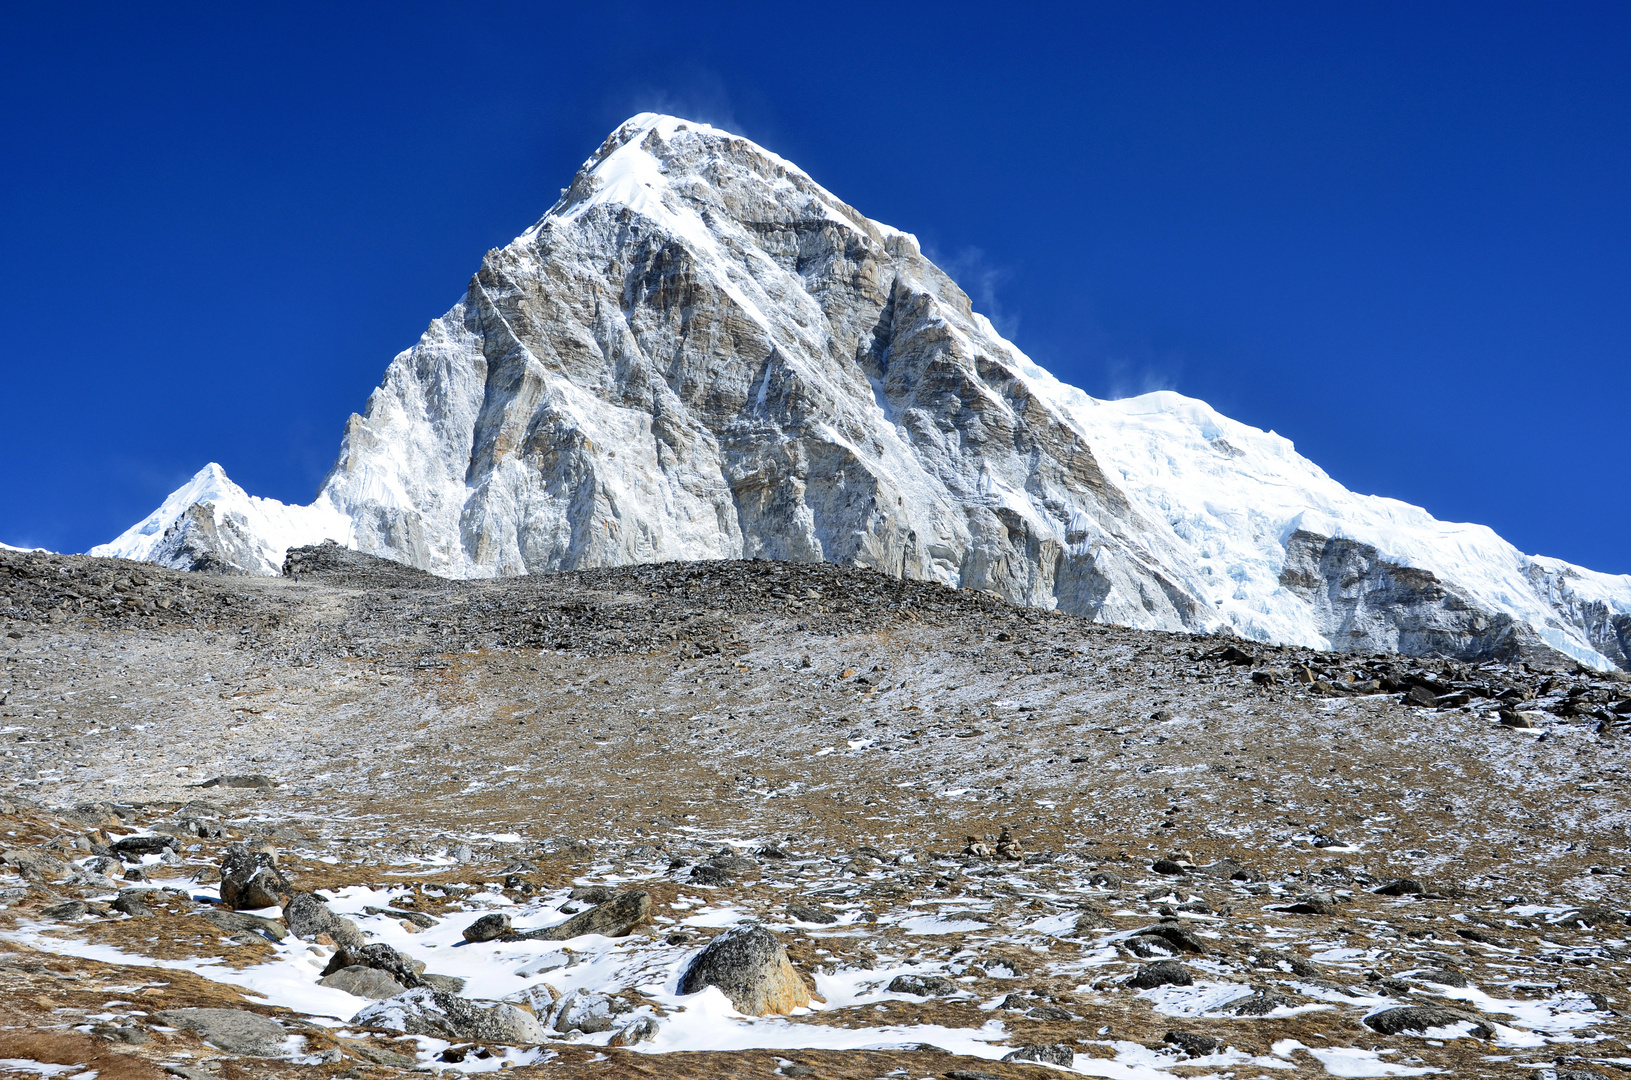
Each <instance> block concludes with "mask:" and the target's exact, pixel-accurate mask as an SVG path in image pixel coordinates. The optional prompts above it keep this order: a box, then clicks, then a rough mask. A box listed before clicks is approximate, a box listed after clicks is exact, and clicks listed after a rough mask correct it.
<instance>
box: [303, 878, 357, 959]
mask: <svg viewBox="0 0 1631 1080" xmlns="http://www.w3.org/2000/svg"><path fill="white" fill-rule="evenodd" d="M283 921H284V922H285V923H287V924H288V926H289V933H291V934H293V935H294V936H295V937H297V938H300V939H301V940H302V941H315V940H317V938H318V937H319V936H320V935H322V934H327V935H328V936H329V939H330V940H331V941H333V942H334V944H335V945H337V946H341V947H344V948H353V949H360V948H362V946H363V937H362V931H361V930H359V929H357V924H356V923H354V922H352V921H351V920H350V919H348V918H346V917H345V916H344V915H336V914H334V912H332V911H330V910H329V908H328V905H327V904H325V903H323V901H321V900H319V899H318V898H317V897H316V896H314V895H312V894H311V893H309V892H300V893H295V894H294V895H293V896H291V897H289V902H288V903H287V904H285V905H283Z"/></svg>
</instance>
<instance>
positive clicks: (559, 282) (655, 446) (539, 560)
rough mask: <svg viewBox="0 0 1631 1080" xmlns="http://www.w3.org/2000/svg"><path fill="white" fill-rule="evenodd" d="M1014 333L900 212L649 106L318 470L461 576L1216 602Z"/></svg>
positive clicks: (395, 374) (1173, 613)
mask: <svg viewBox="0 0 1631 1080" xmlns="http://www.w3.org/2000/svg"><path fill="white" fill-rule="evenodd" d="M1021 362H1022V358H1020V357H1018V355H1017V353H1015V352H1014V350H1013V348H1012V346H1010V345H1009V344H1008V343H1007V342H1005V341H1003V340H1002V339H1001V338H1000V337H999V336H998V335H997V334H996V333H995V331H994V330H992V328H991V326H990V324H989V323H988V322H987V321H986V320H985V319H984V318H982V317H980V316H978V315H976V314H975V313H974V312H973V310H972V308H971V307H970V305H969V300H968V297H967V296H966V295H964V294H963V292H962V290H960V289H959V288H958V287H957V286H956V285H955V284H954V283H953V282H952V281H951V280H950V279H949V278H947V277H946V276H945V275H944V274H943V273H941V272H940V271H939V270H938V269H937V268H936V267H935V266H934V265H933V264H932V263H930V262H929V261H928V260H927V259H925V258H924V257H923V255H922V254H921V253H920V252H919V251H918V248H917V244H916V243H915V241H914V240H913V239H912V238H911V237H909V236H907V235H905V234H903V233H900V232H897V231H895V230H893V229H889V228H887V227H885V226H881V225H879V224H877V223H875V222H872V221H869V220H868V219H867V218H865V217H863V216H862V215H861V214H859V213H857V212H856V211H854V210H852V209H851V208H849V207H848V206H846V205H844V204H843V203H841V202H839V201H838V200H837V199H836V198H834V197H833V196H832V195H830V194H829V193H828V192H826V191H825V190H823V189H822V188H821V187H819V186H818V185H817V184H815V183H814V182H813V181H812V180H810V179H809V178H808V177H807V176H805V175H804V174H803V173H802V172H799V171H798V170H797V169H795V168H793V167H792V166H790V165H788V164H787V163H786V162H783V161H782V160H781V159H779V158H777V157H775V156H774V155H772V154H770V153H768V152H766V151H764V150H762V149H760V148H759V147H757V146H754V145H753V144H752V143H749V142H747V141H745V140H742V139H738V138H735V137H732V136H730V135H727V134H725V133H722V132H718V131H714V130H712V129H709V128H705V127H701V126H696V125H689V124H686V123H684V122H683V121H678V120H674V119H672V118H667V117H639V118H636V119H635V120H632V121H630V122H629V123H628V124H625V125H624V126H623V127H622V128H620V129H619V130H618V131H617V132H616V133H615V134H613V136H612V137H611V139H609V140H608V141H607V143H606V144H605V145H604V146H603V147H602V148H601V149H600V151H599V152H598V153H597V154H596V155H595V156H594V157H593V158H591V159H590V161H589V162H588V163H587V164H586V165H585V166H584V168H583V170H582V171H581V172H580V173H579V174H578V177H577V178H576V179H575V180H574V181H573V184H572V186H571V188H570V189H568V191H567V193H566V195H565V196H564V197H563V198H562V200H561V202H560V203H559V204H557V206H556V207H555V208H553V209H552V210H551V211H550V212H549V214H548V215H546V216H545V217H544V219H543V220H542V221H540V222H539V223H538V224H537V225H536V226H534V227H533V228H532V229H529V230H528V231H527V232H526V233H525V234H523V235H522V236H521V237H520V238H519V239H517V240H516V241H515V242H514V243H512V244H511V245H509V246H508V247H506V248H504V249H503V250H500V251H494V252H490V253H489V254H488V255H487V257H486V258H485V259H484V260H483V262H482V267H481V270H480V272H479V273H477V275H476V276H475V278H474V279H473V280H472V281H471V283H470V287H469V290H468V292H467V294H466V296H465V298H464V300H463V301H462V302H461V303H460V304H459V305H458V306H456V307H455V308H454V309H453V310H452V311H450V312H449V313H448V314H447V315H445V316H443V317H442V318H441V319H439V320H437V321H436V322H435V323H434V324H432V326H431V328H430V329H429V330H428V331H427V332H426V333H425V336H424V337H423V338H422V339H421V340H420V342H419V344H418V345H416V346H415V347H414V348H413V349H411V350H409V351H408V352H406V353H403V354H402V355H401V356H399V357H397V359H396V360H395V361H394V362H393V363H392V365H391V368H390V370H389V371H388V372H387V374H386V377H385V380H384V383H383V384H382V386H381V387H380V389H379V390H378V391H376V392H375V394H374V395H373V397H372V398H371V399H370V400H369V403H368V408H367V410H366V412H365V413H364V415H362V416H359V417H354V418H353V419H352V420H351V422H350V424H349V426H348V427H347V430H346V436H345V442H344V445H343V446H342V449H341V452H340V458H339V461H338V462H337V464H336V465H335V467H334V470H333V472H332V473H331V474H330V476H329V478H328V480H327V481H326V483H325V485H324V487H323V494H324V496H325V497H326V498H328V499H329V500H330V501H331V502H332V503H333V504H334V505H335V506H336V507H338V508H340V509H341V510H342V511H344V512H345V513H346V514H348V515H349V516H350V517H351V519H352V520H353V522H355V523H356V530H357V531H356V543H357V545H358V546H359V547H360V548H362V549H363V550H365V551H371V552H374V553H377V554H383V555H388V556H390V557H392V558H396V559H400V560H402V561H404V562H408V563H410V564H412V565H415V566H419V567H423V568H425V569H428V570H432V571H434V572H436V573H440V574H445V575H450V576H458V577H467V576H489V575H504V574H522V573H536V572H540V571H549V570H563V569H575V568H580V567H592V566H606V565H614V564H623V563H631V562H650V561H659V560H666V559H710V558H735V557H757V556H764V557H768V558H773V559H791V560H828V561H832V562H842V563H852V564H856V565H861V566H869V567H875V568H877V569H880V570H883V571H886V572H888V573H891V574H897V575H905V576H908V577H913V578H926V579H934V580H938V581H943V582H946V583H949V584H954V585H962V586H966V587H970V588H976V589H990V590H992V591H994V592H997V593H998V594H1000V595H1002V596H1004V597H1007V598H1009V599H1012V600H1016V601H1019V602H1022V603H1027V604H1041V605H1046V606H1054V605H1055V604H1057V605H1059V606H1062V607H1064V608H1065V609H1067V610H1070V611H1073V612H1077V613H1080V614H1084V615H1091V616H1097V617H1101V618H1105V619H1109V620H1113V621H1116V622H1123V623H1129V624H1134V625H1145V626H1169V627H1185V628H1192V629H1207V628H1210V627H1211V626H1213V625H1215V624H1216V623H1217V622H1218V619H1217V617H1216V616H1215V615H1213V614H1212V613H1211V612H1210V610H1209V609H1208V606H1207V605H1206V604H1205V602H1204V601H1202V600H1201V599H1199V598H1198V597H1197V596H1196V595H1195V594H1194V591H1193V590H1192V589H1191V588H1188V587H1186V585H1185V584H1184V582H1183V581H1182V574H1183V570H1184V565H1183V564H1184V562H1185V559H1184V554H1183V552H1182V551H1181V550H1179V549H1178V548H1177V547H1176V546H1174V545H1171V544H1167V543H1159V542H1157V543H1155V544H1152V543H1151V540H1150V533H1151V530H1150V526H1149V523H1148V522H1146V521H1145V520H1143V518H1142V516H1141V515H1140V514H1139V513H1138V512H1137V510H1136V509H1135V508H1134V507H1132V506H1131V505H1130V504H1129V503H1128V502H1127V500H1126V498H1125V497H1123V495H1122V494H1121V492H1120V491H1119V490H1118V489H1117V488H1116V487H1115V486H1114V485H1113V484H1111V483H1110V482H1109V481H1107V480H1106V478H1105V476H1104V474H1103V472H1102V471H1101V469H1100V467H1099V464H1098V462H1097V461H1096V460H1095V458H1094V455H1093V451H1092V449H1091V448H1090V447H1089V446H1088V445H1087V443H1086V441H1085V440H1084V438H1083V437H1082V435H1081V434H1080V433H1079V432H1077V431H1075V430H1074V429H1073V428H1072V427H1071V426H1070V425H1069V424H1068V423H1067V422H1066V421H1065V419H1064V417H1063V416H1062V415H1061V414H1060V413H1059V412H1058V410H1057V409H1056V408H1054V407H1053V406H1051V405H1050V404H1049V403H1048V402H1047V401H1046V400H1045V399H1043V398H1041V397H1039V396H1038V395H1037V393H1036V392H1035V389H1034V388H1033V387H1032V386H1031V385H1030V384H1029V383H1028V382H1027V381H1026V380H1025V379H1024V378H1023V377H1022V374H1021V371H1020V364H1021Z"/></svg>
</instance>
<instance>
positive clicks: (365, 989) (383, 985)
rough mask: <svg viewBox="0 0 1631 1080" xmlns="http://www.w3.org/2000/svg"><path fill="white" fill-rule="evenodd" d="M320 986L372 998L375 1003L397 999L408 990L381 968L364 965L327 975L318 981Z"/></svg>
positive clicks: (342, 969) (344, 968) (352, 966)
mask: <svg viewBox="0 0 1631 1080" xmlns="http://www.w3.org/2000/svg"><path fill="white" fill-rule="evenodd" d="M318 985H319V986H327V987H330V988H331V989H334V990H344V991H345V992H346V993H348V994H352V995H354V996H356V997H363V998H372V999H373V1000H375V1001H379V1000H381V999H383V998H390V997H396V995H398V994H400V993H402V992H403V991H404V990H406V989H407V987H405V986H403V985H402V984H401V983H399V982H397V981H396V980H395V979H393V978H391V977H390V976H389V975H387V974H386V973H385V972H383V971H381V970H380V969H379V968H374V967H366V966H364V965H362V964H353V965H351V966H350V967H343V968H341V969H340V970H339V971H336V972H335V973H334V974H332V975H325V976H323V978H322V979H320V980H318Z"/></svg>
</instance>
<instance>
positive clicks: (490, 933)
mask: <svg viewBox="0 0 1631 1080" xmlns="http://www.w3.org/2000/svg"><path fill="white" fill-rule="evenodd" d="M509 933H511V930H510V917H509V916H508V915H506V914H504V913H503V912H502V911H495V912H493V913H492V914H490V915H483V916H482V917H481V918H479V919H477V920H476V921H475V922H473V923H471V924H470V925H469V926H467V927H465V928H464V940H466V941H468V942H471V943H476V942H482V941H494V940H497V939H498V938H501V937H504V936H505V935H507V934H509Z"/></svg>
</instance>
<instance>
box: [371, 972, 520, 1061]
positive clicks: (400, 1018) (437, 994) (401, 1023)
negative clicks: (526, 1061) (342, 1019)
mask: <svg viewBox="0 0 1631 1080" xmlns="http://www.w3.org/2000/svg"><path fill="white" fill-rule="evenodd" d="M350 1022H351V1023H353V1024H356V1025H358V1026H360V1027H368V1028H376V1029H381V1030H385V1031H400V1032H402V1033H403V1034H405V1035H430V1036H432V1037H434V1038H438V1039H452V1040H454V1041H462V1040H467V1039H468V1040H472V1041H475V1042H492V1043H503V1044H506V1045H510V1046H535V1045H537V1044H538V1043H541V1042H543V1041H544V1039H545V1037H546V1036H545V1033H544V1028H543V1025H541V1024H539V1023H538V1019H537V1017H535V1016H533V1015H532V1014H531V1013H529V1012H526V1011H525V1010H523V1009H518V1008H516V1007H515V1006H514V1005H496V1006H493V1007H491V1008H485V1007H483V1006H481V1005H478V1004H476V1003H475V1002H473V1001H467V1000H465V999H464V998H461V997H456V996H454V995H452V994H449V993H445V992H443V991H441V990H435V989H432V988H431V987H428V986H421V987H419V988H417V989H414V990H408V991H406V992H404V993H401V994H398V995H397V996H396V997H393V998H387V999H385V1000H384V1001H376V1002H375V1003H373V1004H372V1005H367V1006H364V1007H363V1008H362V1009H361V1010H360V1011H359V1012H358V1013H357V1015H355V1016H353V1017H352V1018H351V1021H350Z"/></svg>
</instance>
